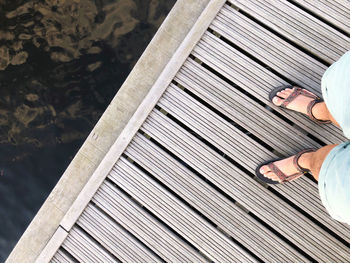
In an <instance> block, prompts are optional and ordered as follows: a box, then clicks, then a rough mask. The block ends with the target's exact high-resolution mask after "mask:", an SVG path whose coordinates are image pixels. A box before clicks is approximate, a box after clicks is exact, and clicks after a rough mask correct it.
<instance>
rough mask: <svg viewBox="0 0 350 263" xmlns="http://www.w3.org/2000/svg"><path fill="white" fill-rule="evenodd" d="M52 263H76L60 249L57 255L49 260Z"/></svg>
mask: <svg viewBox="0 0 350 263" xmlns="http://www.w3.org/2000/svg"><path fill="white" fill-rule="evenodd" d="M51 262H52V263H76V261H75V260H73V259H72V258H70V257H69V256H68V255H67V254H66V253H65V252H63V251H62V250H61V249H59V250H57V253H56V254H55V256H54V257H53V258H52V260H51Z"/></svg>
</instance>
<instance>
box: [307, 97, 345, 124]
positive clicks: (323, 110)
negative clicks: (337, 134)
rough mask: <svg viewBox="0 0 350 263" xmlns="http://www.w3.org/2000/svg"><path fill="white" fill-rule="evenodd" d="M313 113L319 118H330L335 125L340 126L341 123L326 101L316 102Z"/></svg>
mask: <svg viewBox="0 0 350 263" xmlns="http://www.w3.org/2000/svg"><path fill="white" fill-rule="evenodd" d="M312 114H313V115H314V116H315V118H316V119H319V120H330V121H331V122H332V123H333V124H334V125H336V126H338V127H340V125H339V123H338V122H337V121H336V120H335V119H334V117H333V116H332V114H331V113H330V112H329V110H328V108H327V105H326V103H325V102H320V103H316V104H315V106H314V107H313V108H312Z"/></svg>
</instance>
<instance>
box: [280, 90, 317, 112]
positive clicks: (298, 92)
mask: <svg viewBox="0 0 350 263" xmlns="http://www.w3.org/2000/svg"><path fill="white" fill-rule="evenodd" d="M299 95H303V96H305V97H309V98H312V99H317V98H318V97H317V96H316V95H314V94H310V93H308V92H306V91H305V90H303V89H302V88H298V87H295V88H294V91H293V92H292V93H291V94H290V95H289V96H288V97H287V98H286V99H285V100H284V101H283V102H282V104H281V107H283V108H287V106H288V104H289V103H291V102H292V101H293V100H294V99H295V98H296V97H298V96H299Z"/></svg>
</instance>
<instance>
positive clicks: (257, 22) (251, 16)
mask: <svg viewBox="0 0 350 263" xmlns="http://www.w3.org/2000/svg"><path fill="white" fill-rule="evenodd" d="M229 5H230V6H231V7H233V8H235V9H236V8H237V9H238V12H239V13H241V14H242V15H244V16H245V17H247V18H249V19H250V20H251V21H253V22H255V23H256V24H258V25H260V26H262V27H263V28H265V29H266V30H268V31H269V32H271V33H272V34H274V35H275V36H277V37H279V38H280V39H282V40H284V41H286V42H287V43H289V44H291V45H293V46H294V47H296V48H297V49H298V50H300V51H302V52H303V53H305V54H306V55H308V56H310V57H312V58H314V59H316V60H317V61H319V62H321V63H322V64H324V65H325V66H327V67H329V66H330V65H331V64H330V63H329V62H327V61H325V60H324V59H322V58H321V57H319V56H317V55H316V54H313V53H312V52H310V51H309V50H307V49H306V48H304V47H303V46H301V45H300V44H298V43H296V42H294V41H293V40H290V39H289V38H288V37H285V36H284V35H283V34H281V33H279V32H277V31H276V30H274V29H272V28H271V27H269V26H268V25H266V24H265V23H263V22H261V21H260V20H259V19H258V18H255V17H254V16H253V15H250V14H249V13H248V12H246V11H244V10H243V9H241V8H239V7H237V6H235V5H234V4H232V3H229Z"/></svg>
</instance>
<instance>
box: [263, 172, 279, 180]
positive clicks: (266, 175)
mask: <svg viewBox="0 0 350 263" xmlns="http://www.w3.org/2000/svg"><path fill="white" fill-rule="evenodd" d="M264 176H265V177H267V178H269V179H271V180H273V181H277V182H279V181H280V179H279V178H278V176H277V175H275V174H274V173H273V172H268V173H266V174H264Z"/></svg>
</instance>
